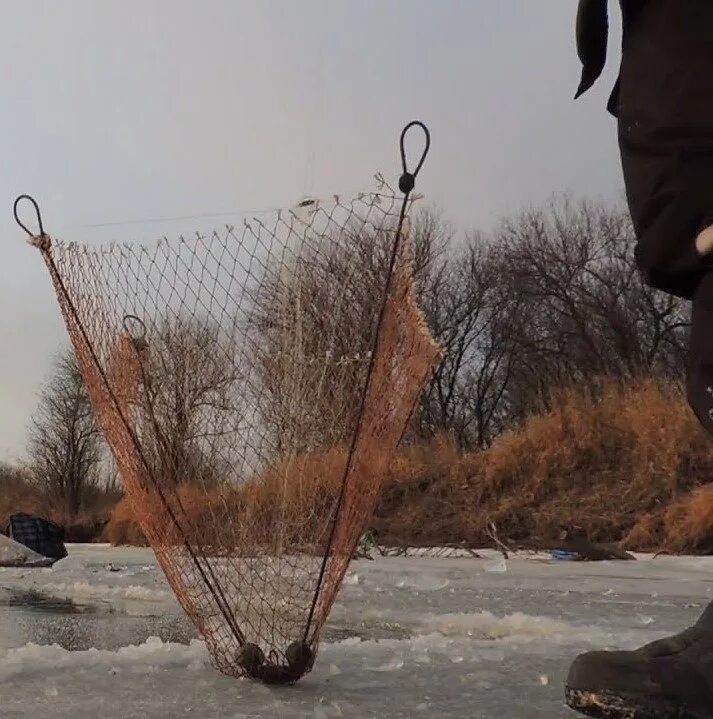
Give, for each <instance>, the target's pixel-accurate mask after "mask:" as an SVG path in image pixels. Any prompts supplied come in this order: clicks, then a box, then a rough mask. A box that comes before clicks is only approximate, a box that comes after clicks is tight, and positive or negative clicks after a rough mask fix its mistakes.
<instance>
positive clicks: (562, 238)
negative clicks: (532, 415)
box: [495, 197, 688, 417]
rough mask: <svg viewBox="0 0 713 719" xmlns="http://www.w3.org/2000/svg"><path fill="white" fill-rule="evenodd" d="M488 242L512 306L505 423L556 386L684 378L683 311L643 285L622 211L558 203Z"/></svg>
mask: <svg viewBox="0 0 713 719" xmlns="http://www.w3.org/2000/svg"><path fill="white" fill-rule="evenodd" d="M495 242H496V243H497V245H498V246H499V247H500V249H501V252H502V255H501V258H502V259H501V262H502V265H501V272H500V274H501V277H502V278H503V282H504V283H506V284H507V286H508V288H509V292H510V294H511V295H512V296H513V297H517V298H518V300H519V301H518V307H519V315H520V316H519V323H518V324H519V327H518V329H517V331H516V332H513V333H512V336H513V338H514V339H515V340H516V342H515V344H514V346H513V352H515V353H516V361H515V362H514V363H513V373H512V375H511V379H510V383H509V387H508V391H507V401H508V402H509V404H510V407H509V411H510V414H511V416H512V417H518V416H523V415H524V414H527V413H528V412H530V411H533V410H534V409H537V408H538V407H539V406H541V403H542V401H543V400H546V397H547V396H548V395H549V394H550V393H551V391H552V389H553V388H558V387H562V386H563V385H571V384H578V385H582V384H585V385H587V384H589V383H591V382H592V381H593V380H597V379H598V378H600V377H602V376H609V377H619V378H623V379H626V378H630V377H640V376H644V375H651V374H658V375H665V376H675V377H679V376H681V373H682V369H683V368H682V364H683V357H684V348H685V344H686V332H687V327H688V309H687V307H686V305H685V303H683V302H682V301H680V300H678V299H676V298H672V297H669V296H666V295H663V294H662V293H659V292H656V291H655V290H652V289H651V288H649V287H647V286H646V285H644V284H643V282H642V280H641V278H640V277H639V275H638V272H637V270H636V264H635V261H634V257H633V250H634V245H635V239H634V234H633V231H632V228H631V224H630V221H629V218H628V215H627V214H626V212H625V211H623V210H622V209H620V208H616V207H614V208H612V207H607V206H602V205H596V204H593V203H589V202H585V201H583V202H580V203H578V204H574V203H572V202H571V201H570V200H568V199H567V198H566V197H560V198H557V199H556V200H554V201H553V202H552V203H551V204H550V206H549V207H548V208H546V209H540V210H532V211H529V212H525V213H522V214H521V215H519V216H516V217H514V218H511V219H509V220H507V221H505V222H504V223H503V224H502V226H501V227H500V228H499V230H498V231H497V232H496V233H495Z"/></svg>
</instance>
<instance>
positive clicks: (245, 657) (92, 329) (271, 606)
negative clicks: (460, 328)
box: [33, 128, 439, 682]
mask: <svg viewBox="0 0 713 719" xmlns="http://www.w3.org/2000/svg"><path fill="white" fill-rule="evenodd" d="M424 130H425V128H424ZM404 132H405V131H404ZM402 150H403V135H402ZM424 154H425V153H424ZM404 165H405V160H404ZM419 168H420V165H419ZM404 171H405V167H404ZM414 175H415V173H414V174H413V175H409V174H408V173H406V172H405V175H404V177H406V178H407V179H406V180H405V181H404V177H402V183H401V189H402V191H404V192H405V194H404V197H402V198H401V197H399V198H397V197H395V196H394V193H393V192H391V191H390V190H388V188H387V187H382V189H381V191H380V192H378V193H371V194H363V195H359V196H358V197H356V198H355V199H352V200H350V201H348V202H345V201H343V200H341V199H340V198H338V197H335V198H334V199H333V200H332V201H330V202H321V201H320V202H312V203H306V204H305V206H304V207H300V208H298V209H297V210H295V211H288V212H278V213H275V215H274V216H273V217H271V218H270V219H269V221H266V220H265V219H262V220H257V219H249V220H245V221H244V222H243V223H242V225H240V226H227V227H225V228H224V229H222V230H218V231H214V232H211V233H208V234H203V235H202V234H197V235H196V236H194V237H192V238H186V237H179V238H177V239H176V240H175V241H171V240H169V239H163V240H161V241H159V242H157V243H155V244H154V245H152V246H136V245H111V246H105V247H95V246H90V245H78V244H75V243H64V242H60V241H55V240H50V238H49V237H48V236H47V235H45V234H44V230H43V229H42V227H40V233H39V235H37V236H36V237H34V240H33V242H34V244H36V245H37V246H38V247H39V249H40V251H41V253H42V255H43V257H44V259H45V262H46V263H47V266H48V268H49V271H50V274H51V277H52V280H53V283H54V287H55V290H56V293H57V297H58V300H59V304H60V307H61V310H62V314H63V316H64V319H65V322H66V325H67V328H68V330H69V335H70V337H71V341H72V344H73V347H74V349H75V352H76V356H77V358H78V361H79V365H80V368H81V371H82V375H83V377H84V380H85V382H86V385H87V388H88V392H89V396H90V399H91V402H92V406H93V408H94V411H95V413H96V416H97V418H98V421H99V423H100V425H101V428H102V431H103V433H104V436H105V438H106V441H107V443H108V445H109V447H110V449H111V452H112V454H113V457H114V459H115V462H116V464H117V466H118V468H119V471H120V474H121V477H122V479H123V483H124V488H125V492H126V495H127V497H128V498H129V501H130V503H131V505H132V507H133V510H134V512H135V513H136V516H137V518H138V520H139V522H140V524H141V527H142V529H143V531H144V533H145V535H146V537H147V539H148V540H149V542H150V544H151V547H152V548H153V550H154V551H155V553H156V556H157V558H158V561H159V562H160V564H161V567H162V568H163V570H164V572H165V574H166V577H167V579H168V581H169V583H170V585H171V587H172V588H173V590H174V592H175V594H176V596H177V597H178V600H179V601H180V603H181V604H182V606H183V607H184V609H185V610H186V612H187V613H188V615H189V616H190V617H191V619H192V620H193V622H194V623H195V625H196V626H197V628H198V630H199V632H200V633H201V635H202V636H203V637H204V638H205V641H206V643H207V646H208V649H209V652H210V655H211V658H212V660H213V662H214V663H215V665H216V666H217V668H218V669H220V670H221V671H222V672H224V673H226V674H230V675H234V676H242V675H246V674H247V675H250V676H254V677H256V678H260V679H263V680H265V681H274V682H283V681H294V680H296V679H297V678H299V677H300V676H301V675H302V674H304V673H305V672H306V671H309V669H310V668H311V666H312V664H313V661H314V657H315V652H316V648H317V644H318V642H319V637H320V631H321V629H322V627H323V625H324V623H325V622H326V620H327V617H328V614H329V611H330V608H331V606H332V604H333V602H334V600H335V598H336V596H337V593H338V591H339V587H340V585H341V582H342V579H343V577H344V574H345V572H346V569H347V566H348V564H349V561H350V559H351V557H352V554H353V552H354V549H355V547H356V544H357V542H358V539H359V537H360V536H361V534H362V533H363V532H364V530H365V529H366V527H367V525H368V521H369V519H370V516H371V514H372V512H373V510H374V506H375V504H376V501H377V499H378V496H379V492H380V488H381V485H382V482H383V480H384V477H385V476H386V475H387V474H388V472H389V467H390V462H391V459H392V457H393V456H394V451H395V449H396V447H397V445H398V443H399V441H400V440H401V437H402V435H403V432H404V430H405V428H406V425H407V423H408V421H409V418H410V415H411V412H412V410H413V408H414V406H415V404H416V402H417V399H418V396H419V393H420V391H421V388H422V387H423V384H424V382H425V381H426V379H427V376H428V374H429V372H430V371H431V368H432V366H433V364H434V362H435V361H436V360H437V358H438V356H439V349H438V348H437V347H436V345H435V344H434V342H433V341H432V339H431V336H430V335H429V333H428V331H427V329H426V328H425V326H424V324H423V321H422V318H421V314H420V312H419V310H418V308H417V306H416V303H415V300H414V292H413V286H412V277H411V265H410V262H409V254H410V243H409V238H408V233H407V232H406V231H405V230H404V229H403V224H404V219H405V217H406V215H407V212H408V208H409V206H410V200H409V193H410V191H411V189H412V188H413V178H414ZM409 177H410V178H411V181H410V186H409V180H408V178H409ZM404 182H406V184H405V185H404V184H403V183H404ZM33 202H34V201H33ZM38 217H39V213H38ZM40 222H41V221H40Z"/></svg>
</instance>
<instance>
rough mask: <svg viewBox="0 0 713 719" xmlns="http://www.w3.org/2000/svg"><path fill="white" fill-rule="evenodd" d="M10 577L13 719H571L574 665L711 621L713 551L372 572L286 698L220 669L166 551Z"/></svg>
mask: <svg viewBox="0 0 713 719" xmlns="http://www.w3.org/2000/svg"><path fill="white" fill-rule="evenodd" d="M69 552H70V555H69V557H67V558H66V559H64V560H62V561H60V562H58V563H57V564H55V565H54V566H53V567H52V568H51V569H27V568H13V569H9V568H3V569H0V697H1V700H0V717H2V719H44V718H45V717H48V716H51V717H56V718H57V719H70V717H71V718H72V719H89V717H92V718H93V717H97V716H101V717H102V719H114V718H116V719H119V718H121V719H132V718H136V719H138V718H139V717H141V718H142V719H143V718H146V719H158V718H159V717H166V718H168V717H171V718H172V717H196V718H198V717H200V719H218V718H219V717H220V718H221V719H222V718H226V719H241V718H248V717H249V718H258V717H265V718H279V719H282V718H285V719H291V718H293V717H294V718H295V719H297V718H310V719H330V718H331V717H350V718H353V719H360V718H361V717H379V718H387V717H404V718H406V717H419V716H424V717H430V716H434V715H435V716H444V717H453V718H459V717H463V719H465V718H466V717H468V718H469V719H471V718H473V717H475V718H478V717H480V718H482V719H531V718H534V717H546V718H547V719H552V718H555V719H559V718H562V719H564V718H565V717H573V715H571V714H570V713H569V712H568V710H567V709H566V708H565V707H564V706H563V701H562V684H563V681H564V677H565V675H566V671H567V668H568V666H569V662H570V661H571V660H572V658H573V657H574V656H575V655H576V654H577V653H579V652H580V651H585V650H587V649H592V648H607V647H609V648H612V647H623V648H630V647H634V646H637V645H639V644H641V643H643V642H646V641H649V640H651V639H654V638H656V637H659V636H663V635H665V634H667V633H670V632H674V631H678V630H680V629H682V628H683V627H684V626H686V625H687V624H689V623H691V622H692V621H694V620H695V619H696V618H697V616H698V614H699V613H700V611H701V606H702V605H704V604H705V601H706V597H707V596H709V594H710V591H709V590H710V585H709V582H710V579H711V575H712V574H713V559H711V558H691V557H683V558H673V557H658V558H656V559H653V558H652V557H649V556H639V561H638V562H606V563H575V562H554V561H548V559H547V557H546V556H535V555H515V556H513V557H510V559H509V560H508V562H507V565H506V567H505V571H503V569H502V566H503V564H504V562H502V561H500V560H501V559H502V558H501V557H500V556H499V555H498V553H497V552H492V551H490V552H489V551H487V550H485V551H479V552H478V554H479V555H480V557H481V558H474V557H472V556H468V557H460V558H457V559H455V558H447V559H444V558H439V559H433V558H428V557H423V556H418V557H413V556H411V557H386V558H378V559H375V560H374V561H364V560H359V561H356V562H355V563H354V564H353V565H352V568H351V571H350V573H349V574H348V575H347V579H346V581H345V584H344V587H343V590H342V592H341V595H340V600H339V602H338V604H337V606H336V607H335V611H334V613H333V615H332V618H331V621H330V623H329V625H328V627H327V629H326V634H325V640H324V643H323V644H322V646H321V649H320V653H319V656H318V661H317V664H316V667H315V670H314V671H313V672H312V673H311V674H310V675H308V676H307V677H306V678H305V679H303V680H302V681H301V682H300V683H298V684H297V685H296V686H294V687H282V688H269V687H266V686H263V685H260V684H256V683H254V682H251V681H248V680H234V679H230V678H228V677H224V676H222V675H221V674H220V673H218V672H217V671H215V670H214V669H213V668H212V666H211V664H210V660H209V658H208V654H207V652H206V649H205V646H204V644H203V642H202V641H200V638H199V637H197V636H196V634H195V631H194V630H193V628H192V626H191V625H190V624H189V623H188V622H187V620H186V618H185V617H184V615H183V614H182V612H181V610H180V608H179V606H178V604H177V602H176V601H175V599H174V598H173V595H172V593H171V592H170V590H169V589H168V587H167V584H166V582H165V580H164V578H163V575H162V573H161V571H160V570H159V569H158V568H157V566H156V563H155V561H154V559H153V555H152V553H151V552H150V550H146V549H112V548H110V547H106V546H82V545H77V546H71V545H70V547H69Z"/></svg>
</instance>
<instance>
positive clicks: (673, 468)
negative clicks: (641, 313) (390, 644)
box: [105, 380, 713, 552]
mask: <svg viewBox="0 0 713 719" xmlns="http://www.w3.org/2000/svg"><path fill="white" fill-rule="evenodd" d="M343 462H344V452H343V451H342V450H334V451H332V452H328V453H325V454H315V455H309V456H305V457H302V458H299V459H298V460H296V461H295V462H294V464H293V466H292V467H290V468H289V471H288V472H287V473H286V471H285V470H286V468H285V467H275V468H274V469H273V471H271V472H269V473H267V474H266V475H264V476H263V477H261V478H259V479H256V480H255V481H254V482H251V483H248V484H247V485H245V486H244V487H243V488H242V489H240V490H234V491H233V492H231V493H229V494H226V493H225V492H223V493H222V494H221V495H220V502H221V507H223V508H224V509H223V511H224V512H226V510H225V508H226V507H228V508H229V510H228V511H227V513H226V514H225V519H226V521H229V514H230V513H235V514H240V513H242V512H244V511H245V508H246V506H251V510H250V516H251V517H252V523H253V528H259V527H264V528H266V529H267V528H269V527H271V526H274V525H273V521H274V519H275V517H274V513H275V512H276V511H277V506H278V502H277V498H278V497H280V496H281V495H282V491H283V489H282V484H283V482H284V478H285V476H286V474H287V475H288V476H289V477H291V479H290V480H289V481H288V483H287V487H288V489H287V491H288V499H289V501H288V504H289V506H290V507H291V508H292V514H293V515H294V516H302V517H303V516H306V515H307V513H308V510H309V511H310V512H311V513H312V517H313V518H314V520H315V521H323V520H324V518H325V516H326V513H327V512H328V508H329V507H330V506H331V501H332V500H333V498H334V495H335V493H336V492H337V488H338V481H339V478H340V476H341V471H340V470H341V468H342V467H343ZM711 476H713V442H711V440H710V438H709V437H708V436H707V435H706V434H705V433H704V431H703V430H702V429H701V427H700V426H699V424H698V422H697V420H696V419H695V418H694V416H693V415H692V413H691V412H690V410H689V409H688V406H687V404H686V402H685V398H684V396H683V394H682V392H681V390H680V389H679V388H678V387H675V386H671V385H661V384H658V383H656V382H654V381H651V380H649V381H644V382H641V383H639V384H637V385H635V386H629V387H622V386H619V385H617V384H613V383H605V384H602V386H601V387H600V388H599V390H598V391H597V392H595V393H590V394H583V393H577V392H573V391H569V392H564V393H562V394H561V396H559V397H558V398H557V400H556V401H555V402H554V404H553V408H552V410H551V411H549V412H547V413H544V414H541V415H537V416H534V417H531V418H530V419H529V420H527V421H526V422H525V423H524V424H523V426H522V427H520V428H518V429H517V430H513V431H511V432H508V433H506V434H504V435H503V436H501V437H500V438H499V439H498V440H497V441H496V442H495V443H494V444H493V445H492V446H491V447H490V448H489V449H487V450H484V451H481V452H473V453H465V454H464V453H461V452H459V451H458V450H457V449H456V448H455V447H454V445H453V444H452V443H450V442H449V441H448V440H447V438H440V439H438V440H436V441H434V442H432V443H429V444H426V445H419V446H411V447H407V448H405V449H404V450H403V451H402V452H401V453H400V454H399V455H398V457H397V458H396V460H395V463H394V467H393V471H392V474H391V476H390V477H389V478H388V480H387V481H386V483H385V486H384V490H383V492H382V497H381V500H380V503H379V506H378V509H377V512H376V515H375V517H374V520H373V523H372V524H373V526H374V528H375V529H376V530H377V532H378V533H379V535H380V536H381V538H382V539H383V540H384V541H388V542H409V543H442V542H448V543H452V542H467V543H469V544H474V545H483V544H489V543H490V537H489V523H490V522H493V523H494V524H495V525H496V527H497V529H498V532H499V535H500V537H501V538H503V539H507V540H509V541H511V542H513V543H523V544H536V543H537V541H538V540H551V539H554V538H556V537H557V536H558V535H559V534H560V532H561V530H562V529H567V530H568V531H570V532H571V531H576V532H578V533H582V534H585V535H586V536H587V537H588V538H589V539H591V540H592V541H601V542H617V541H622V540H623V544H624V545H625V546H626V547H627V548H630V549H667V550H669V551H675V552H686V551H697V552H704V551H713V487H711V488H708V487H704V486H703V485H704V483H705V482H706V481H708V478H709V477H711ZM180 494H181V497H182V501H183V502H184V504H185V506H186V507H187V512H188V513H189V515H190V517H191V520H192V522H193V523H194V524H195V526H202V527H207V526H209V522H207V520H206V517H207V513H209V512H211V509H215V507H216V506H217V504H216V503H217V499H218V497H217V495H216V496H211V495H208V496H206V495H205V494H203V493H202V492H200V491H199V490H197V489H196V488H190V487H182V488H181V490H180ZM146 509H148V511H151V510H150V507H147V508H146ZM255 531H256V534H255V536H256V538H257V536H258V535H259V532H258V531H257V529H255ZM105 537H106V538H107V539H109V540H110V541H113V542H117V543H124V542H128V543H136V542H141V541H142V535H141V533H140V530H138V527H137V525H136V521H135V520H134V518H133V513H132V512H131V511H130V509H129V507H128V505H127V504H126V503H124V502H122V503H120V504H119V505H118V506H117V507H116V508H115V509H114V512H113V514H112V518H111V521H110V523H109V525H108V526H107V528H106V531H105ZM212 541H218V542H219V541H220V538H218V537H213V538H212Z"/></svg>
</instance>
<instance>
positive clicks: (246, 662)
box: [238, 643, 265, 674]
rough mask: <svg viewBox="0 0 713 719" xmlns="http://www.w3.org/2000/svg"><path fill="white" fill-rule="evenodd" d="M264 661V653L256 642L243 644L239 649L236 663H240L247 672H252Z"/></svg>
mask: <svg viewBox="0 0 713 719" xmlns="http://www.w3.org/2000/svg"><path fill="white" fill-rule="evenodd" d="M264 663H265V653H264V652H263V651H262V649H260V647H259V646H258V645H257V644H252V643H248V644H245V645H244V646H243V648H242V649H241V650H240V654H239V655H238V664H240V666H241V667H242V668H243V669H245V671H246V672H247V673H248V674H253V673H254V672H255V671H256V670H257V669H258V668H259V667H260V666H262V665H263V664H264Z"/></svg>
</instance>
